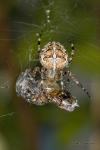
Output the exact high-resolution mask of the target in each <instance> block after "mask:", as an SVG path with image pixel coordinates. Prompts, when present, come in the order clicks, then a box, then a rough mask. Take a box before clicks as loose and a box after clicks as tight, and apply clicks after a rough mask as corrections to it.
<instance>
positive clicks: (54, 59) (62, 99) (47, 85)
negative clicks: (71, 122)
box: [16, 10, 90, 111]
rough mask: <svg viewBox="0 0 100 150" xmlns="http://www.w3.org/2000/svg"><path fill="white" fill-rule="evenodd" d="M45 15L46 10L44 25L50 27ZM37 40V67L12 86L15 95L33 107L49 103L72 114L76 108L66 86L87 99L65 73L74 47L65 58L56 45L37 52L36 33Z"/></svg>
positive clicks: (67, 72) (67, 71) (61, 49)
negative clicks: (74, 87) (76, 89)
mask: <svg viewBox="0 0 100 150" xmlns="http://www.w3.org/2000/svg"><path fill="white" fill-rule="evenodd" d="M49 14H50V11H49V10H48V11H47V24H48V23H50V16H49ZM37 37H38V40H37V45H38V52H39V61H40V63H41V66H40V67H39V66H36V67H35V68H34V69H31V68H29V69H26V70H25V72H22V73H21V75H20V76H19V78H18V79H17V82H16V92H17V94H18V95H19V96H22V97H23V98H25V99H26V100H27V101H28V102H31V103H33V104H36V105H44V104H46V103H48V102H50V103H54V104H56V105H57V106H58V107H60V108H62V109H65V110H67V111H73V110H74V109H75V107H78V106H79V105H78V103H77V99H76V97H74V96H72V95H71V93H70V92H69V89H68V87H67V86H66V85H67V83H68V81H69V80H73V81H74V82H75V83H76V84H77V85H78V86H79V87H80V88H81V89H82V90H83V91H84V92H85V93H86V94H87V95H88V97H90V95H89V93H88V91H87V90H86V89H85V88H84V87H83V86H82V84H81V83H80V82H79V81H78V80H77V79H76V78H75V77H74V75H73V74H72V73H71V71H70V69H69V65H70V64H71V63H72V60H73V56H74V54H75V51H76V49H75V48H74V44H71V49H72V51H71V55H70V57H69V56H68V53H67V51H66V49H65V48H64V47H63V46H62V45H61V44H60V43H59V42H55V41H53V42H49V43H47V44H46V45H45V46H44V48H42V49H41V34H39V33H37Z"/></svg>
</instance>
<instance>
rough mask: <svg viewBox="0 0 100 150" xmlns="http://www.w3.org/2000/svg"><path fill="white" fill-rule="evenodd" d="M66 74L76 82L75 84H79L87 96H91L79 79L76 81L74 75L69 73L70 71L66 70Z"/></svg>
mask: <svg viewBox="0 0 100 150" xmlns="http://www.w3.org/2000/svg"><path fill="white" fill-rule="evenodd" d="M68 76H69V77H70V78H71V79H72V81H74V82H75V83H76V85H77V86H79V87H80V88H81V89H82V90H83V91H84V92H85V93H86V94H87V96H88V97H89V98H91V96H90V94H89V92H88V91H87V89H86V88H84V87H83V85H82V84H81V82H80V81H78V80H77V79H76V77H74V75H73V74H72V73H71V71H68Z"/></svg>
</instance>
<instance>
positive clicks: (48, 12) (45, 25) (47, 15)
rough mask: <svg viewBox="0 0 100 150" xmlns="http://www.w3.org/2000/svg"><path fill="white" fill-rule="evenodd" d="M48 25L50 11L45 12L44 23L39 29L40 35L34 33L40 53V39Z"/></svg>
mask: <svg viewBox="0 0 100 150" xmlns="http://www.w3.org/2000/svg"><path fill="white" fill-rule="evenodd" d="M49 24H50V10H46V23H44V24H43V28H42V29H41V31H40V33H36V36H37V38H38V39H37V49H38V52H40V50H41V38H42V34H43V31H44V30H45V28H46V27H47V26H48V25H49Z"/></svg>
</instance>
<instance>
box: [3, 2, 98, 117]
mask: <svg viewBox="0 0 100 150" xmlns="http://www.w3.org/2000/svg"><path fill="white" fill-rule="evenodd" d="M60 4H61V3H60V2H59V3H57V1H56V0H55V1H44V0H40V1H39V0H38V1H36V0H34V1H33V0H31V1H30V2H29V1H28V0H25V1H24V0H16V5H15V6H17V7H15V6H14V7H15V8H16V12H14V13H15V14H14V16H10V15H9V21H10V24H11V27H10V29H7V31H8V32H10V33H11V38H2V37H1V38H0V41H1V42H2V41H12V43H13V45H17V48H14V49H11V50H10V54H11V55H12V56H13V57H14V58H16V59H17V63H18V67H19V70H20V72H22V71H23V70H24V68H25V67H26V66H28V67H30V66H31V63H32V65H33V64H36V63H37V62H38V61H39V60H38V57H37V56H38V54H37V51H36V49H37V37H36V33H37V32H40V31H41V29H42V27H43V24H44V23H45V19H46V14H45V12H46V10H48V9H49V10H51V16H50V17H51V33H50V36H49V35H48V34H49V31H50V30H49V29H46V30H44V32H43V37H42V38H43V40H42V41H43V44H41V45H42V46H43V45H44V43H46V42H49V41H50V40H52V39H53V40H61V42H62V44H64V46H66V45H68V47H69V41H74V42H75V43H76V45H78V44H77V43H78V41H79V43H80V45H81V43H83V44H85V45H87V46H88V48H90V49H92V51H93V49H94V48H95V49H96V50H97V53H98V49H99V46H98V45H97V44H96V43H95V37H94V36H93V34H87V35H86V34H85V35H84V34H83V33H82V29H83V28H82V27H81V25H82V24H85V23H86V22H87V24H91V22H92V18H91V15H87V16H86V17H85V18H84V19H83V20H82V19H81V22H80V19H79V20H78V21H76V20H75V17H73V13H74V12H75V11H76V10H77V8H79V6H80V8H83V10H82V11H83V12H84V8H85V11H87V9H88V4H87V3H86V1H84V2H81V3H80V2H79V0H77V1H72V2H71V3H70V1H68V3H66V5H65V6H66V7H65V8H64V7H63V5H62V4H61V5H60ZM86 6H87V7H86ZM62 10H63V11H62ZM12 11H13V10H12ZM83 12H82V13H83ZM40 13H41V15H40ZM35 15H36V16H35ZM76 15H77V14H76ZM59 20H60V21H59ZM80 24H81V25H80ZM66 26H67V27H66ZM0 31H1V30H0ZM5 31H6V29H5ZM1 32H3V30H2V31H1ZM54 34H55V36H54ZM82 35H84V36H82ZM93 41H94V42H93ZM91 43H92V44H91ZM24 44H25V46H24ZM80 45H78V46H79V47H80ZM66 48H67V47H66ZM69 49H70V48H69ZM69 51H70V50H69ZM89 54H90V51H89V50H88V52H87V55H82V54H80V53H79V51H78V55H77V56H76V59H77V60H76V63H80V59H83V60H84V61H85V62H86V63H87V64H88V63H89V62H90V63H91V62H92V64H93V65H94V66H95V65H98V64H99V59H100V55H98V56H92V57H88V55H89ZM95 58H96V59H97V61H93V59H95ZM0 81H2V83H1V82H0V90H1V89H3V90H6V89H10V88H11V85H10V83H9V81H10V79H7V78H5V79H4V81H3V80H2V79H1V80H0ZM14 114H15V113H14V112H11V113H7V114H4V115H1V116H0V118H1V117H7V116H8V117H9V116H12V115H14Z"/></svg>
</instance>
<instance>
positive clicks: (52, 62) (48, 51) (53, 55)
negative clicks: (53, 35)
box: [40, 42, 68, 70]
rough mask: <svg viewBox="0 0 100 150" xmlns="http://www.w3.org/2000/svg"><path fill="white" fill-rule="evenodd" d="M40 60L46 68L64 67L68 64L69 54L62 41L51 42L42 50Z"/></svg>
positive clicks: (56, 68)
mask: <svg viewBox="0 0 100 150" xmlns="http://www.w3.org/2000/svg"><path fill="white" fill-rule="evenodd" d="M40 62H41V64H42V66H43V67H45V68H46V69H53V70H59V69H63V68H64V67H65V66H66V65H67V64H68V54H67V53H66V50H65V48H64V47H63V46H62V45H61V44H60V43H58V42H49V43H48V44H46V45H45V46H44V48H43V49H42V50H41V52H40Z"/></svg>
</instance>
